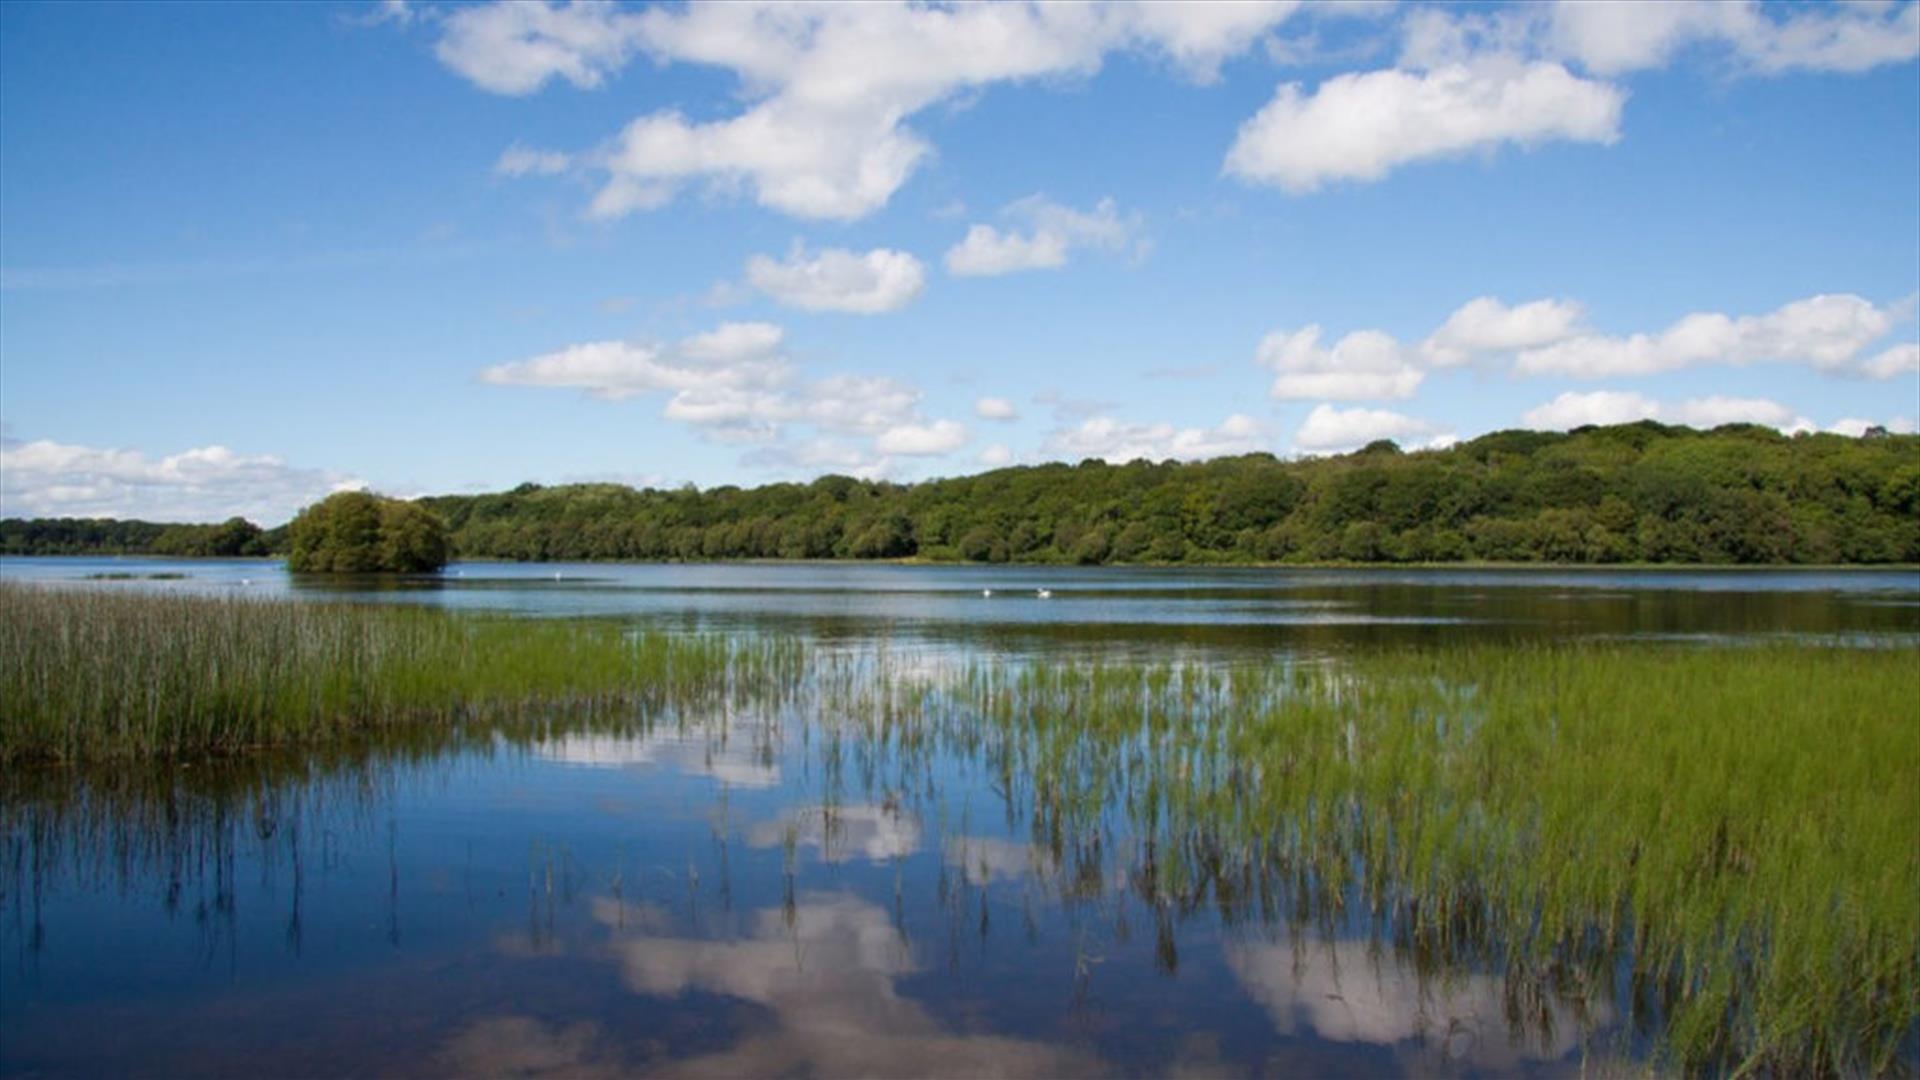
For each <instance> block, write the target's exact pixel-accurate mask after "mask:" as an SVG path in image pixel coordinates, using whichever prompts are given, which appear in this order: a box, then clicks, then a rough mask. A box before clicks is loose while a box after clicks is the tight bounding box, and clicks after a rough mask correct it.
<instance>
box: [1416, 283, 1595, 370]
mask: <svg viewBox="0 0 1920 1080" xmlns="http://www.w3.org/2000/svg"><path fill="white" fill-rule="evenodd" d="M1580 319H1581V307H1580V305H1579V304H1576V303H1574V302H1573V301H1571V300H1535V301H1533V302H1532V303H1529V304H1521V305H1519V306H1518V307H1508V306H1507V305H1505V304H1503V303H1501V302H1500V300H1499V299H1498V298H1497V297H1492V296H1482V297H1479V298H1478V299H1474V300H1469V301H1467V302H1466V303H1465V304H1462V305H1461V306H1460V307H1459V308H1458V309H1457V310H1456V311H1454V313H1453V314H1452V315H1449V316H1447V321H1446V322H1445V323H1442V324H1441V326H1440V329H1438V330H1435V331H1434V332H1433V333H1432V334H1431V335H1430V336H1428V338H1427V340H1426V341H1424V342H1422V343H1421V346H1420V353H1421V355H1422V356H1423V357H1424V358H1425V359H1426V361H1427V363H1429V364H1431V365H1433V366H1435V367H1453V366H1455V365H1458V364H1464V363H1467V362H1468V361H1470V360H1472V359H1473V358H1474V357H1475V356H1477V355H1479V354H1482V353H1509V352H1513V351H1514V350H1516V349H1531V348H1538V347H1539V346H1542V345H1549V344H1552V343H1553V342H1556V341H1561V340H1564V339H1566V338H1568V337H1570V336H1572V334H1573V332H1574V330H1575V328H1576V327H1577V326H1578V325H1579V324H1580Z"/></svg>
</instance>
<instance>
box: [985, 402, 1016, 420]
mask: <svg viewBox="0 0 1920 1080" xmlns="http://www.w3.org/2000/svg"><path fill="white" fill-rule="evenodd" d="M973 414H974V415H975V416H978V417H979V418H980V419H982V420H1018V419H1019V418H1020V410H1019V409H1017V408H1015V407H1014V405H1013V402H1011V401H1008V400H1007V399H1006V398H1002V397H983V398H981V399H980V400H979V401H976V402H974V403H973Z"/></svg>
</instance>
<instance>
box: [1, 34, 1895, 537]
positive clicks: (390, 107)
mask: <svg viewBox="0 0 1920 1080" xmlns="http://www.w3.org/2000/svg"><path fill="white" fill-rule="evenodd" d="M1916 56H1920V7H1916V4H1915V3H1914V2H1912V0H1909V2H1906V3H1872V2H1862V3H1843V4H1835V5H1831V6H1824V5H1817V4H1793V5H1774V4H1744V3H1737V2H1727V3H1710V4H1690V3H1684V2H1679V0H1669V2H1664V3H1658V4H1651V5H1641V4H1634V3H1625V2H1610V3H1599V4H1587V3H1562V4H1554V5H1544V4H1543V5H1526V6H1503V5H1452V4H1449V5H1440V6H1435V5H1425V4H1409V5H1388V4H1377V3H1345V4H1314V3H1287V2H1277V3H1255V2H1248V3H1237V4H1209V3H1200V2H1184V3H1173V4H1155V3H1141V4H1106V3H1079V4H1066V3H1056V4H1040V5H1027V4H1020V3H1003V4H990V5H988V4H980V5H919V4H916V5H910V6H891V5H886V4H882V3H869V4H857V5H850V6H836V5H832V4H824V3H823V4H811V5H798V6H790V5H785V4H770V5H761V4H750V3H725V4H718V5H708V4H699V3H695V4H686V5H681V4H667V5H644V4H590V3H574V4H558V3H556V4H549V3H543V2H539V0H528V2H513V3H480V4H472V5H467V4H451V3H433V4H428V3H340V4H326V3H303V4H271V5H269V4H261V5H239V4H211V5H205V6H194V5H187V4H165V5H159V4H126V5H116V4H82V3H50V4H36V3H25V2H13V3H7V4H0V514H4V515H6V516H113V517H138V518H145V519H149V520H161V521H172V520H188V521H205V520H218V519H221V518H225V517H227V516H230V515H234V514H238V515H243V516H246V517H249V518H252V519H253V520H255V521H257V522H260V523H262V524H268V525H271V524H276V523H279V522H281V521H285V520H286V519H287V518H288V517H290V516H291V515H292V514H293V513H294V512H295V511H296V510H297V509H298V508H299V507H300V506H302V505H304V504H306V503H308V502H310V501H312V500H314V499H317V498H320V497H323V496H325V495H326V494H327V493H328V492H329V491H332V490H337V489H344V488H351V487H368V488H371V489H373V490H377V491H381V492H384V493H387V494H391V495H397V496H402V497H412V496H417V495H421V494H442V493H458V492H472V491H490V490H501V489H504V488H508V487H512V486H514V485H516V484H519V483H522V482H525V481H534V482H538V483H543V484H556V483H570V482H579V481H617V482H622V483H629V484H634V485H643V486H656V487H677V486H680V485H683V484H687V483H692V484H695V485H698V486H700V487H701V488H710V487H714V486H718V485H724V484H737V485H741V486H751V485H756V484H761V483H766V482H770V481H776V480H806V479H811V478H812V477H815V476H818V475H821V474H823V473H844V474H849V475H855V476H861V477H872V478H884V479H891V480H897V481H913V480H919V479H926V478H930V477H936V476H955V475H964V474H968V473H973V472H978V471H981V470H984V469H989V468H995V467H1000V466H1004V465H1009V464H1022V463H1035V462H1041V461H1052V460H1065V461H1079V460H1082V459H1085V458H1090V457H1094V458H1104V459H1107V460H1110V461H1116V462H1121V461H1128V460H1132V459H1134V458H1150V459H1154V460H1160V459H1165V458H1178V459H1182V460H1195V459H1203V458H1207V457H1213V456H1218V455H1224V454H1240V453H1247V452H1251V451H1266V452H1270V453H1274V454H1277V455H1280V456H1282V457H1292V456H1297V455H1308V454H1325V453H1337V452H1341V451H1344V450H1347V449H1352V448H1354V447H1357V446H1360V445H1363V444H1365V443H1367V442H1369V441H1371V440H1374V439H1378V438H1391V439H1394V440H1396V441H1397V442H1399V443H1400V444H1401V445H1402V446H1403V447H1408V448H1413V447H1425V446H1444V445H1447V444H1448V443H1450V442H1451V441H1453V440H1457V439H1467V438H1472V437H1474V436H1476V435H1479V434H1482V433H1485V432H1488V431H1495V430H1501V429H1506V428H1514V427H1530V428H1551V429H1565V428H1569V427H1574V426H1578V425H1580V424H1588V423H1617V422H1624V421H1631V420H1637V419H1641V418H1645V417H1651V418H1654V419H1657V420H1660V421H1662V422H1666V423H1681V424H1690V425H1694V426H1699V427H1710V426H1714V425H1717V424H1721V423H1728V422H1735V421H1741V422H1754V423H1762V424H1768V425H1772V426H1775V427H1778V428H1780V429H1782V430H1785V431H1798V430H1809V429H1812V430H1835V431H1841V432H1845V433H1849V434H1858V433H1859V432H1861V431H1862V430H1864V429H1865V428H1866V427H1867V426H1868V425H1881V426H1885V427H1887V428H1889V429H1891V430H1913V428H1914V426H1915V423H1916V418H1917V417H1920V330H1917V328H1916V319H1915V315H1916V307H1917V306H1920V62H1916Z"/></svg>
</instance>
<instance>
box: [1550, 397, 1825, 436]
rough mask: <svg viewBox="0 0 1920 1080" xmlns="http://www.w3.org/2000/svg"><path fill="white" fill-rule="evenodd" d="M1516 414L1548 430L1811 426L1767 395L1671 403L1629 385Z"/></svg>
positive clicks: (1560, 399) (1557, 400)
mask: <svg viewBox="0 0 1920 1080" xmlns="http://www.w3.org/2000/svg"><path fill="white" fill-rule="evenodd" d="M1520 419H1521V422H1522V423H1524V424H1526V426H1528V427H1530V428H1538V429H1542V430H1547V431H1567V430H1570V429H1572V428H1577V427H1584V426H1586V425H1588V424H1630V423H1633V422H1634V421H1636V420H1660V421H1663V422H1666V423H1674V424H1686V425H1688V426H1690V427H1696V428H1716V427H1719V426H1720V425H1722V424H1765V425H1766V426H1768V427H1773V428H1779V429H1780V430H1782V431H1789V432H1791V431H1795V430H1800V429H1802V428H1806V427H1811V422H1810V421H1807V420H1805V419H1804V418H1802V417H1800V416H1798V415H1797V414H1795V413H1794V411H1793V410H1792V409H1789V408H1787V407H1786V406H1785V405H1782V404H1780V403H1779V402H1777V401H1770V400H1768V399H1766V398H1743V397H1728V396H1725V395H1721V394H1713V395H1710V396H1708V397H1701V398H1689V399H1687V400H1685V401H1682V402H1679V403H1677V404H1676V403H1671V402H1660V401H1655V400H1654V399H1652V398H1649V397H1647V396H1646V395H1644V394H1641V393H1638V392H1636V391H1631V390H1595V391H1592V392H1588V393H1582V392H1579V391H1571V390H1570V391H1568V392H1566V393H1564V394H1561V395H1559V396H1558V397H1555V398H1554V399H1553V400H1552V401H1549V402H1547V403H1546V404H1544V405H1539V406H1536V407H1534V408H1532V409H1528V410H1527V411H1526V412H1525V413H1524V414H1522V416H1521V417H1520Z"/></svg>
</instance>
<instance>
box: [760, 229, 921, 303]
mask: <svg viewBox="0 0 1920 1080" xmlns="http://www.w3.org/2000/svg"><path fill="white" fill-rule="evenodd" d="M747 281H748V282H749V283H751V284H752V285H753V287H754V288H756V289H759V290H760V291H761V292H763V293H766V294H767V295H768V296H771V297H773V298H774V299H775V300H776V301H778V302H780V303H782V304H784V305H786V306H787V307H795V308H802V309H805V310H807V311H850V312H854V313H856V314H861V315H877V314H879V313H881V312H887V311H898V310H900V309H901V308H903V307H905V306H907V304H909V303H911V302H912V301H913V299H914V297H917V296H919V295H920V291H921V289H922V288H924V287H925V285H926V268H925V267H923V266H922V265H921V263H920V260H919V259H916V258H914V257H913V256H912V255H909V254H907V253H906V252H904V251H894V250H892V249H890V248H874V249H873V250H872V251H869V252H866V253H865V254H860V253H857V252H852V251H847V250H845V249H842V248H827V249H825V250H823V251H821V252H819V253H818V254H813V255H809V254H808V252H807V249H806V247H805V246H804V245H802V244H799V243H795V244H794V245H793V248H792V250H791V251H789V252H788V253H787V257H786V258H785V259H784V260H779V259H774V258H773V257H771V256H768V255H755V256H753V257H752V258H750V259H748V260H747Z"/></svg>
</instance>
